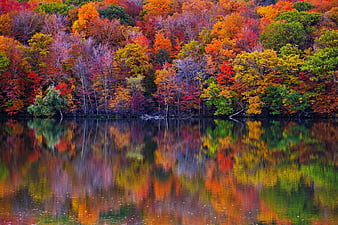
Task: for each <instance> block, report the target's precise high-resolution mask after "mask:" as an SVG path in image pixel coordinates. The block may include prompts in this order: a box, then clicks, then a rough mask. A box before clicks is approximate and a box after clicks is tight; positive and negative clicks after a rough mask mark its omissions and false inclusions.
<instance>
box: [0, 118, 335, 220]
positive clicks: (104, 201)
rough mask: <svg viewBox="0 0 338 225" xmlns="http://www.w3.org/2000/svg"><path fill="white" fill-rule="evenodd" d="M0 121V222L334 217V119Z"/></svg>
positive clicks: (302, 218)
mask: <svg viewBox="0 0 338 225" xmlns="http://www.w3.org/2000/svg"><path fill="white" fill-rule="evenodd" d="M0 123H1V125H0V142H1V144H0V223H1V224H2V223H5V224H8V223H14V224H15V223H17V224H33V223H38V224H44V223H52V224H53V223H54V224H120V223H128V224H335V222H336V221H338V217H337V215H338V203H337V202H338V179H337V167H338V160H337V150H336V146H338V145H337V144H338V143H337V132H338V131H337V130H338V129H337V123H336V122H335V121H311V120H306V121H285V120H247V121H241V122H237V121H231V120H170V121H161V120H159V121H143V120H69V121H63V122H62V123H60V122H59V121H55V120H51V119H50V120H41V119H34V120H29V121H17V120H5V121H1V122H0Z"/></svg>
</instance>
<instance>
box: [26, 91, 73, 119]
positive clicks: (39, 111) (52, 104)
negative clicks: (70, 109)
mask: <svg viewBox="0 0 338 225" xmlns="http://www.w3.org/2000/svg"><path fill="white" fill-rule="evenodd" d="M66 105H67V101H66V100H65V99H64V98H63V97H62V96H61V95H60V91H58V90H55V88H54V87H49V88H48V89H47V94H46V96H45V97H41V96H37V97H36V98H35V100H34V104H33V105H30V106H29V107H28V112H29V113H30V114H32V115H34V116H37V117H40V116H48V117H50V116H54V115H55V114H56V113H57V112H59V113H60V116H61V118H62V117H63V114H62V108H63V107H65V106H66Z"/></svg>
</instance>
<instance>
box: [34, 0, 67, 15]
mask: <svg viewBox="0 0 338 225" xmlns="http://www.w3.org/2000/svg"><path fill="white" fill-rule="evenodd" d="M72 8H73V7H72V6H69V5H66V4H61V3H58V2H52V3H44V4H41V5H39V6H37V7H36V8H35V9H34V10H35V11H37V12H44V13H48V14H61V15H64V16H66V15H68V11H69V10H70V9H72Z"/></svg>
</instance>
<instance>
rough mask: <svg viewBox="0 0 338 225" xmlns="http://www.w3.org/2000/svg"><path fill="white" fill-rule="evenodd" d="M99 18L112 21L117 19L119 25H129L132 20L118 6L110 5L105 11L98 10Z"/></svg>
mask: <svg viewBox="0 0 338 225" xmlns="http://www.w3.org/2000/svg"><path fill="white" fill-rule="evenodd" d="M99 14H100V16H101V17H105V18H108V19H110V20H112V19H119V20H120V23H121V24H128V25H131V23H132V19H131V17H130V16H129V15H128V14H127V13H126V11H125V9H124V8H123V7H121V6H118V5H110V6H108V7H107V8H106V9H103V10H99Z"/></svg>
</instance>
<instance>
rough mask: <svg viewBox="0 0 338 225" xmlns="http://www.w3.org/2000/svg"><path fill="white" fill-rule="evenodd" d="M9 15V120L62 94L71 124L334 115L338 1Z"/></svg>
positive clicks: (3, 22) (66, 5)
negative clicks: (85, 117) (102, 118)
mask: <svg viewBox="0 0 338 225" xmlns="http://www.w3.org/2000/svg"><path fill="white" fill-rule="evenodd" d="M0 6H1V7H0V9H1V10H0V87H1V89H0V112H2V113H7V114H17V113H26V112H27V108H28V106H30V105H31V104H32V102H33V101H34V99H35V98H36V97H37V96H38V94H39V95H41V96H45V95H46V94H47V90H48V88H49V87H52V86H54V87H56V86H58V85H61V86H62V85H63V86H64V87H67V88H66V89H67V93H64V94H63V96H62V97H64V98H65V100H66V101H67V106H66V107H65V113H66V114H68V115H76V114H123V115H140V114H145V113H147V114H160V115H167V116H169V115H176V116H179V115H212V114H215V115H227V116H231V115H233V114H236V113H239V112H241V113H242V115H263V116H269V115H311V114H313V113H315V114H320V115H326V116H335V115H337V107H338V106H337V98H338V96H337V93H338V91H337V65H338V43H337V39H338V33H337V27H338V26H337V23H338V20H337V15H338V14H337V7H338V5H337V3H336V1H332V0H327V1H323V2H322V1H317V0H308V1H288V0H279V1H277V2H276V3H274V4H272V3H271V1H265V0H263V1H251V0H250V1H239V0H221V1H212V0H198V1H196V0H194V1H193V0H149V1H145V2H142V1H138V0H104V1H83V0H66V1H58V0H30V1H16V0H7V1H2V2H1V5H0ZM32 73H34V74H35V75H34V76H32Z"/></svg>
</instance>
